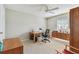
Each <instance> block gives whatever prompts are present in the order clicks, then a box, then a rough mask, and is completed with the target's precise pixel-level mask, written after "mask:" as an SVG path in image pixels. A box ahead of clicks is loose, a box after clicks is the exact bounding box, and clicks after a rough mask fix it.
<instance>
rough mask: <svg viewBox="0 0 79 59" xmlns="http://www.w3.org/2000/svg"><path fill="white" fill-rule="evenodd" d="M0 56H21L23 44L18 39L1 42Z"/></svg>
mask: <svg viewBox="0 0 79 59" xmlns="http://www.w3.org/2000/svg"><path fill="white" fill-rule="evenodd" d="M3 45H4V48H3V51H2V52H1V53H2V54H23V44H22V42H21V40H20V39H19V38H9V39H4V40H3Z"/></svg>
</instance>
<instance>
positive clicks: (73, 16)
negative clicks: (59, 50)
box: [70, 7, 79, 53]
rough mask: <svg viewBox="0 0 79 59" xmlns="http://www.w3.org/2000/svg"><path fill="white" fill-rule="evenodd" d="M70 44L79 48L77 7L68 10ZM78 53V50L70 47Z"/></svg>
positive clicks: (78, 14)
mask: <svg viewBox="0 0 79 59" xmlns="http://www.w3.org/2000/svg"><path fill="white" fill-rule="evenodd" d="M70 38H71V39H70V45H71V46H73V47H74V48H77V49H79V7H77V8H73V9H71V10H70ZM70 49H71V50H72V51H74V52H76V53H79V51H78V50H75V49H73V48H70Z"/></svg>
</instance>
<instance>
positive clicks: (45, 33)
mask: <svg viewBox="0 0 79 59" xmlns="http://www.w3.org/2000/svg"><path fill="white" fill-rule="evenodd" d="M49 31H50V30H49V29H46V31H45V32H44V33H42V35H43V36H44V37H48V36H49Z"/></svg>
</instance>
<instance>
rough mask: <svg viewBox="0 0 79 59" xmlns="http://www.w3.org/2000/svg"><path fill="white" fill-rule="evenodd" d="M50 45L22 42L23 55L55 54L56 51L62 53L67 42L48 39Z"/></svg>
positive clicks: (28, 41)
mask: <svg viewBox="0 0 79 59" xmlns="http://www.w3.org/2000/svg"><path fill="white" fill-rule="evenodd" d="M50 41H51V42H50V43H49V42H47V43H41V42H37V43H33V42H32V41H31V40H26V41H24V42H23V43H24V53H25V54H56V50H58V51H60V52H61V51H62V50H63V49H64V47H65V45H66V44H68V42H65V41H61V40H58V39H57V38H53V39H50Z"/></svg>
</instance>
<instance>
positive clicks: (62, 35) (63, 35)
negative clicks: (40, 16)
mask: <svg viewBox="0 0 79 59" xmlns="http://www.w3.org/2000/svg"><path fill="white" fill-rule="evenodd" d="M52 36H53V37H56V38H60V39H64V40H69V39H70V34H66V33H61V32H57V31H53V32H52Z"/></svg>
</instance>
